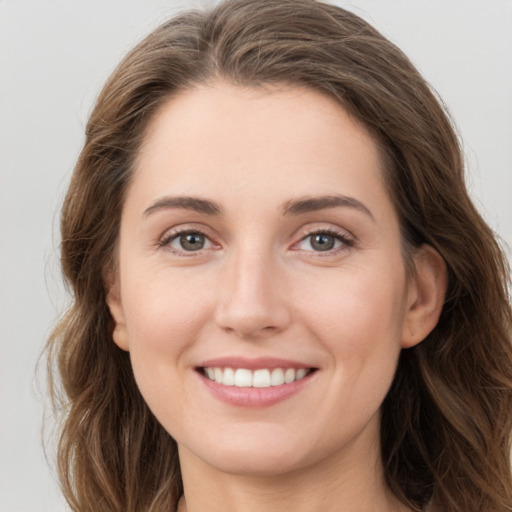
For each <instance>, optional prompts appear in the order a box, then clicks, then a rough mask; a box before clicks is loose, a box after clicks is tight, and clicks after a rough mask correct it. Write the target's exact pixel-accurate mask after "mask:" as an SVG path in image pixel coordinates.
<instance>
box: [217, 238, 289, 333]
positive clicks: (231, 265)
mask: <svg viewBox="0 0 512 512" xmlns="http://www.w3.org/2000/svg"><path fill="white" fill-rule="evenodd" d="M223 277H224V280H223V282H222V283H221V285H220V286H221V290H220V293H219V295H220V300H219V303H218V308H217V323H218V324H219V326H220V327H222V328H223V329H225V330H228V331H232V332H237V333H238V334H239V335H241V336H243V337H261V336H263V335H265V334H270V333H276V332H278V331H281V330H283V329H284V328H285V327H286V325H287V324H288V322H289V312H288V308H287V304H286V301H285V298H284V296H283V295H282V290H281V289H280V287H279V283H278V282H279V281H280V279H279V269H278V264H277V261H276V257H275V255H274V254H273V252H272V250H262V248H261V245H260V246H259V247H254V246H252V244H245V246H241V247H239V248H238V249H236V250H234V251H233V252H232V254H230V256H229V257H228V259H227V261H226V268H225V273H224V276H223Z"/></svg>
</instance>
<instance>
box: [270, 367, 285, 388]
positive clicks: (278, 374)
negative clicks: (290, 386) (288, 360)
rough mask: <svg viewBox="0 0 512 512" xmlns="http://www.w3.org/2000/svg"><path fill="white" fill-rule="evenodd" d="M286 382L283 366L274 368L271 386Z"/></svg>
mask: <svg viewBox="0 0 512 512" xmlns="http://www.w3.org/2000/svg"><path fill="white" fill-rule="evenodd" d="M282 384H284V372H283V369H282V368H275V369H274V370H272V376H271V377H270V385H271V386H281V385H282Z"/></svg>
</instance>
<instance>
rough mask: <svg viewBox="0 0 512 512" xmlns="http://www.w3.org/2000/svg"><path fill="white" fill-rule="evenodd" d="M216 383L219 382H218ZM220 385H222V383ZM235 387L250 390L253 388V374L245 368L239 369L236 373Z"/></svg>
mask: <svg viewBox="0 0 512 512" xmlns="http://www.w3.org/2000/svg"><path fill="white" fill-rule="evenodd" d="M216 382H219V381H218V380H216ZM219 384H222V382H220V383H219ZM235 386H237V387H239V388H250V387H252V372H251V370H246V369H245V368H238V370H237V371H236V372H235Z"/></svg>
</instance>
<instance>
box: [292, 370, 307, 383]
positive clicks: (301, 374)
mask: <svg viewBox="0 0 512 512" xmlns="http://www.w3.org/2000/svg"><path fill="white" fill-rule="evenodd" d="M305 376H306V369H305V368H299V369H298V370H297V371H296V372H295V380H300V379H303V378H304V377H305Z"/></svg>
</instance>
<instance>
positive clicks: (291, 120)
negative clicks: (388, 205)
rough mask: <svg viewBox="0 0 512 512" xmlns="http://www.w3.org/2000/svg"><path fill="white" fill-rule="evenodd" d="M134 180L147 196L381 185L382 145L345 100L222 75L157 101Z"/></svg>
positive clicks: (363, 190)
mask: <svg viewBox="0 0 512 512" xmlns="http://www.w3.org/2000/svg"><path fill="white" fill-rule="evenodd" d="M219 183H221V184H222V187H220V188H219ZM282 184H284V185H282ZM132 185H133V186H134V187H135V188H137V189H139V191H141V192H143V193H144V195H153V196H154V195H155V194H158V193H160V194H163V193H164V192H166V191H165V190H162V189H167V188H172V189H173V190H172V191H170V192H172V193H180V194H192V193H193V194H194V195H197V194H199V195H201V194H206V195H208V194H209V193H212V192H215V193H216V194H217V196H222V197H220V200H222V199H223V197H225V198H226V199H229V198H235V197H237V196H239V197H242V196H243V195H244V194H245V193H246V192H247V191H248V190H249V191H250V192H251V194H252V195H258V194H259V195H260V196H261V194H266V197H267V198H268V200H269V201H270V200H271V199H272V198H273V197H274V196H276V197H275V199H276V200H278V199H281V200H285V197H284V196H285V195H288V196H290V197H294V196H300V195H304V194H305V192H307V193H310V194H330V193H335V192H339V193H344V194H348V193H350V194H351V195H356V196H357V195H362V196H364V195H366V194H367V193H368V192H379V193H380V194H382V193H383V188H384V187H383V183H382V158H381V154H380V150H379V146H378V144H377V143H376V142H375V141H374V140H373V138H372V137H371V135H370V134H369V133H368V131H367V130H366V129H365V128H364V127H363V126H362V125H361V124H360V123H359V122H358V121H356V120H355V119H354V118H353V117H351V116H350V115H349V114H348V113H347V112H346V111H345V109H344V108H343V107H342V106H341V104H340V103H339V102H337V101H336V100H334V99H333V98H331V97H329V96H327V95H326V94H322V93H320V92H318V91H315V90H312V89H309V88H307V87H293V86H288V85H286V84H283V85H281V86H278V85H273V86H265V87H258V88H255V87H240V86H235V85H232V84H229V83H225V82H216V83H213V84H208V85H202V86H199V87H197V88H194V89H190V90H186V91H182V92H180V93H179V94H176V95H175V96H173V97H172V98H171V99H169V100H168V101H167V102H166V103H165V104H164V105H163V106H162V107H161V108H160V110H159V111H158V112H157V114H156V116H155V118H154V119H153V120H152V122H151V123H150V125H149V126H148V129H147V132H146V134H145V138H144V142H143V145H142V147H141V150H140V152H139V155H138V158H137V161H136V170H135V176H134V180H133V182H132ZM278 185H279V186H278ZM281 185H282V186H281ZM340 187H341V188H342V189H345V190H336V189H339V188H340ZM277 196H282V197H279V198H278V197H277ZM147 199H148V200H149V197H148V198H147Z"/></svg>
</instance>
